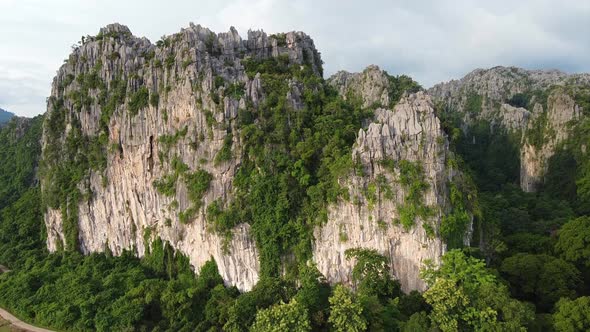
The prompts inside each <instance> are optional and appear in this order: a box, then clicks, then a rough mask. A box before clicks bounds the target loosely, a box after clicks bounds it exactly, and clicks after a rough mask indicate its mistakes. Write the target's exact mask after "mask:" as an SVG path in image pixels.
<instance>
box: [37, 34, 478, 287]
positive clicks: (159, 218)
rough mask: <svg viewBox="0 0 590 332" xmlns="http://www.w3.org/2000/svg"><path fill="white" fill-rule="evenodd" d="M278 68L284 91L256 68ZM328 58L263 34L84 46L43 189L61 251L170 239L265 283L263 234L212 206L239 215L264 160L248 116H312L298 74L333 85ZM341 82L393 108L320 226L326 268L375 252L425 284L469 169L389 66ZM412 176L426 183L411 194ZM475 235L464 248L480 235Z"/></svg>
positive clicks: (52, 107) (228, 275)
mask: <svg viewBox="0 0 590 332" xmlns="http://www.w3.org/2000/svg"><path fill="white" fill-rule="evenodd" d="M266 59H275V60H273V61H274V62H272V63H266V64H265V66H271V67H272V68H270V70H275V71H278V72H279V73H280V74H279V75H283V76H280V77H281V80H286V81H287V85H286V89H285V90H284V91H283V90H281V91H282V92H281V93H284V95H279V96H277V93H276V91H270V90H269V89H272V88H273V86H275V85H272V84H270V85H269V81H264V75H261V74H260V73H257V72H256V71H255V69H252V68H253V66H252V64H253V63H254V62H256V61H263V60H266ZM321 63H322V62H321V59H320V54H319V52H318V51H317V50H316V49H315V47H314V44H313V41H312V40H311V38H309V37H308V36H307V35H305V34H304V33H302V32H288V33H285V34H277V35H270V36H268V35H266V34H265V33H264V32H261V31H250V32H249V33H248V39H247V40H242V39H241V37H240V36H239V34H238V33H237V31H236V30H235V29H233V28H232V29H230V31H229V32H227V33H219V34H216V33H213V32H212V31H210V30H208V29H206V28H203V27H201V26H198V25H197V26H195V25H192V24H191V25H190V27H189V28H186V29H182V30H181V32H179V33H177V34H174V35H172V36H167V37H163V39H162V40H160V41H158V42H157V43H156V44H155V45H153V44H152V43H150V41H148V40H147V39H145V38H137V37H134V36H133V35H132V34H131V32H130V31H129V29H127V27H125V26H122V25H119V24H113V25H109V26H107V27H106V28H104V29H102V30H101V31H100V33H99V35H97V36H88V37H85V38H83V40H82V41H81V43H80V45H79V46H78V47H76V48H75V50H74V52H73V53H72V55H71V56H70V57H69V59H68V61H67V62H66V63H65V64H64V65H63V66H62V67H61V68H60V70H59V71H58V73H57V77H56V78H55V80H54V82H53V87H52V93H51V97H50V98H49V99H48V113H47V115H46V120H45V125H44V133H43V161H42V166H43V168H42V171H41V189H42V192H43V198H44V202H45V204H46V210H45V213H44V218H45V223H46V226H47V233H48V241H47V244H48V248H49V250H51V251H56V250H60V249H62V248H65V249H66V250H77V249H79V250H81V251H82V252H83V253H91V252H101V251H105V250H109V251H111V252H112V253H114V254H117V255H118V254H121V253H122V252H123V251H124V250H132V251H134V252H135V253H136V254H137V255H138V256H143V255H145V254H146V253H148V252H149V250H150V244H151V243H152V241H153V240H154V239H156V238H161V239H162V240H164V241H168V242H169V243H170V244H171V245H172V247H173V248H174V249H176V250H178V251H179V252H182V253H183V254H185V255H187V256H188V258H189V260H190V263H191V264H192V265H193V266H194V267H195V269H196V271H197V272H198V270H199V268H200V267H201V266H202V265H203V264H204V263H205V262H206V261H207V260H209V259H211V258H213V259H215V261H216V262H217V265H218V269H219V272H220V274H221V276H222V277H223V279H224V280H225V281H226V283H227V284H230V285H235V286H237V287H238V288H239V289H241V290H249V289H251V288H252V287H253V286H254V285H255V284H256V282H257V281H258V279H259V277H260V274H261V269H262V267H261V263H260V257H259V256H260V255H259V249H258V248H259V247H258V246H257V243H256V242H255V241H254V237H253V235H252V229H251V226H250V224H249V223H246V222H243V220H233V221H232V222H234V221H235V223H234V224H235V225H237V226H235V227H233V228H232V229H231V232H230V233H231V236H227V234H225V235H220V234H219V233H218V232H216V231H214V230H212V229H211V227H212V226H211V223H210V222H209V221H208V220H207V218H208V213H209V211H208V210H209V207H211V206H215V204H219V205H220V207H221V208H229V207H230V205H231V203H232V201H233V200H234V198H235V197H234V189H235V188H236V186H235V185H234V177H235V176H236V174H237V172H238V170H240V167H241V166H243V164H244V163H246V162H248V161H250V162H251V160H250V159H248V160H246V159H244V160H242V158H243V157H244V156H247V155H248V152H247V150H246V149H245V148H244V147H245V146H244V144H245V143H244V142H243V141H242V140H243V139H244V138H243V137H244V135H243V132H242V130H243V128H242V127H240V126H239V122H240V115H241V116H244V114H245V113H248V112H263V111H265V110H264V109H263V108H264V107H265V106H264V105H266V103H265V102H266V100H267V97H268V99H272V98H270V97H269V96H270V95H273V93H274V95H273V98H274V99H275V100H284V104H282V105H286V106H285V107H289V112H291V110H292V111H293V112H297V111H298V110H303V109H304V108H305V107H306V100H309V94H310V93H311V94H313V93H315V92H317V90H313V89H312V90H307V91H306V93H307V94H306V93H304V91H303V83H302V82H301V81H300V80H298V75H300V73H299V74H298V73H297V70H300V71H301V72H303V71H305V72H306V73H309V72H310V71H311V73H312V75H315V76H314V77H313V78H312V79H311V80H312V81H313V82H317V81H320V82H321V75H322V68H321ZM273 66H274V67H273ZM286 68H287V69H286ZM271 83H272V81H271ZM327 83H328V84H331V85H332V86H333V87H334V88H336V90H337V91H339V92H340V94H341V95H342V96H343V98H346V97H348V96H350V95H355V96H356V97H358V98H361V99H362V104H363V105H364V107H377V108H376V110H375V112H374V118H373V119H369V120H367V122H368V123H366V127H365V128H364V129H361V130H360V131H359V134H358V139H357V140H356V143H355V145H354V147H353V152H352V154H351V155H350V158H351V159H352V160H353V162H354V163H356V167H355V169H356V171H355V172H353V173H351V174H350V175H349V176H348V177H345V178H342V179H340V181H341V185H342V186H343V187H344V188H346V191H347V192H348V194H347V195H345V196H347V197H348V199H346V198H343V199H341V200H340V201H339V202H338V203H337V204H334V205H331V206H329V207H328V220H327V223H326V224H324V225H322V226H318V228H317V229H315V232H314V233H315V239H314V240H313V243H312V244H311V245H312V247H313V249H312V251H313V252H312V254H313V259H314V260H315V261H316V262H317V265H318V268H319V269H320V271H321V272H322V273H324V274H325V275H326V277H327V278H328V280H329V281H330V282H349V281H350V279H349V278H350V270H351V267H352V264H353V262H352V261H347V260H345V259H344V252H345V250H346V249H347V248H353V247H363V248H373V249H376V250H377V251H379V252H380V253H382V254H384V255H386V256H388V257H389V258H390V259H391V261H392V265H391V266H392V271H391V272H392V274H393V275H395V276H396V277H397V278H399V279H400V281H401V283H402V287H403V289H404V290H406V291H410V290H413V289H424V287H425V285H424V283H423V282H422V281H421V280H420V278H419V275H418V272H419V269H420V267H421V266H422V264H423V263H424V261H425V260H432V261H434V262H438V261H439V259H440V256H441V255H442V254H443V253H444V251H445V250H446V249H445V248H446V245H445V243H444V241H443V240H442V239H441V235H440V234H439V227H440V224H441V222H442V220H443V218H444V216H445V215H446V214H447V213H449V212H450V211H451V210H452V209H453V207H452V204H451V202H450V200H449V184H450V183H452V182H453V181H455V179H456V178H457V176H458V174H460V173H459V172H458V170H457V169H456V168H454V166H453V163H452V162H450V161H451V160H452V153H451V152H450V151H449V146H448V141H447V139H446V136H445V134H444V132H443V131H442V129H441V124H440V121H439V120H438V118H437V117H436V115H435V112H434V109H433V105H432V101H431V100H430V98H429V97H428V96H427V95H426V94H425V93H423V92H420V93H417V94H412V95H406V96H405V97H404V98H402V100H401V101H400V102H399V103H398V104H397V106H395V108H393V109H391V107H390V100H391V98H390V96H389V95H388V91H389V89H388V88H389V84H392V83H391V82H390V80H389V79H388V76H387V75H386V73H384V72H383V71H381V70H379V68H377V67H375V66H371V67H369V68H367V69H366V70H365V71H364V72H363V73H360V74H349V73H344V72H340V73H338V74H336V75H335V76H334V77H332V78H331V79H330V80H328V82H327ZM274 84H277V83H276V81H275V82H274ZM314 84H318V83H314ZM321 84H324V83H323V82H321ZM316 89H317V86H316ZM310 91H311V92H310ZM283 98H284V99H283ZM293 114H296V113H293ZM246 117H247V114H246ZM288 121H289V122H290V121H291V120H290V119H289V120H288ZM370 122H372V123H370ZM254 124H256V123H254ZM358 125H359V126H360V124H358ZM248 158H250V157H248ZM361 170H362V171H361ZM358 172H360V173H358ZM404 172H411V173H412V174H411V176H413V177H415V178H412V181H414V180H416V181H418V184H419V186H418V187H416V188H417V189H416V188H413V189H411V188H409V187H408V184H407V183H405V184H404V181H403V180H402V178H403V177H404V176H408V175H404ZM402 210H404V211H405V212H404V213H405V215H403V216H402V214H404V213H402V212H400V211H402ZM234 217H235V216H234ZM235 218H238V217H235ZM400 220H402V221H401V224H400ZM465 226H466V228H465V229H464V230H462V231H461V232H460V234H459V237H460V241H464V240H465V241H468V239H469V227H468V226H469V225H465ZM343 234H345V236H346V238H347V239H346V241H344V236H343Z"/></svg>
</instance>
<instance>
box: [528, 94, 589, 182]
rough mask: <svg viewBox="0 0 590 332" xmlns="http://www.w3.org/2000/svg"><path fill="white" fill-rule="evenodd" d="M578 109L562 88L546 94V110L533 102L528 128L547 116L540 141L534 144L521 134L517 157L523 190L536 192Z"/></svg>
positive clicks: (567, 134) (567, 135)
mask: <svg viewBox="0 0 590 332" xmlns="http://www.w3.org/2000/svg"><path fill="white" fill-rule="evenodd" d="M580 114H581V110H580V107H579V106H578V105H576V103H575V101H574V100H573V98H572V97H571V96H569V95H568V94H567V93H565V92H564V91H563V90H561V89H557V90H554V91H553V92H552V93H551V94H550V95H549V97H548V98H547V110H543V106H542V105H541V104H536V105H535V110H534V112H533V118H532V119H531V120H530V122H529V124H528V128H527V130H538V128H534V126H535V125H536V123H537V122H539V121H543V120H544V119H541V118H542V117H545V118H546V121H543V122H542V123H544V125H543V127H542V129H543V132H544V135H543V137H544V139H543V142H542V144H540V145H539V144H537V145H534V144H533V143H532V142H531V140H530V137H529V136H528V135H526V134H525V135H523V139H522V144H523V145H522V147H521V151H520V153H521V159H520V187H521V188H522V190H524V191H526V192H535V191H537V189H538V186H539V185H540V184H541V183H542V182H543V176H544V175H545V174H546V173H547V168H548V167H549V165H548V162H549V158H551V157H552V156H553V155H554V154H555V151H556V150H557V148H558V146H559V144H560V143H561V142H563V141H565V140H566V139H567V138H568V137H569V135H570V128H569V124H570V122H571V121H575V120H576V119H578V118H579V117H580Z"/></svg>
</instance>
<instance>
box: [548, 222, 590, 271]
mask: <svg viewBox="0 0 590 332" xmlns="http://www.w3.org/2000/svg"><path fill="white" fill-rule="evenodd" d="M555 250H556V251H557V252H558V253H559V254H560V256H561V257H562V258H563V259H565V260H567V261H568V262H572V263H574V264H577V265H578V266H581V267H582V266H583V267H586V268H590V217H587V216H585V217H580V218H577V219H574V220H571V221H569V222H568V223H566V224H565V225H563V227H562V228H561V229H560V230H559V239H558V240H557V243H556V244H555Z"/></svg>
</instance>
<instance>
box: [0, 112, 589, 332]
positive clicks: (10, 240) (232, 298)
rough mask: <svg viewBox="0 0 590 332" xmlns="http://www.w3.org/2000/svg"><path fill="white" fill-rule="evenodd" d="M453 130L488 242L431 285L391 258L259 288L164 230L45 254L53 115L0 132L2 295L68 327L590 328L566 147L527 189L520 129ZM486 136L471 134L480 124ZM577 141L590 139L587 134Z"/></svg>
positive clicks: (307, 272) (17, 307)
mask: <svg viewBox="0 0 590 332" xmlns="http://www.w3.org/2000/svg"><path fill="white" fill-rule="evenodd" d="M439 111H440V116H441V118H443V119H444V120H445V122H444V124H445V130H447V132H448V133H449V134H450V135H451V136H452V137H453V138H454V139H453V148H454V149H455V150H456V152H457V153H458V154H459V155H461V156H462V159H463V161H464V164H465V166H467V167H468V169H470V170H471V173H472V176H473V178H474V180H475V182H476V184H477V187H478V188H479V201H480V211H481V215H480V216H478V218H479V222H478V223H477V224H478V225H479V228H480V229H479V230H478V231H477V232H476V234H478V235H477V236H476V237H477V241H475V242H474V246H473V247H470V248H463V249H461V250H452V251H449V252H448V253H447V254H446V255H445V256H444V257H443V264H442V265H441V266H440V267H438V268H436V267H432V266H425V267H424V270H423V278H424V280H426V281H427V283H428V285H429V286H430V288H429V289H428V290H427V291H426V292H424V293H423V294H420V293H418V292H412V293H410V294H403V293H402V292H401V291H400V287H399V284H398V283H397V281H395V280H393V279H392V278H391V277H390V276H389V275H388V273H384V271H387V270H388V267H387V265H388V264H389V262H388V261H387V259H386V258H385V257H383V256H381V255H379V254H378V253H377V252H375V251H372V250H364V249H358V250H351V251H350V252H349V254H350V256H351V257H352V256H354V257H356V258H357V265H356V267H355V269H354V271H353V278H354V281H355V290H354V291H352V290H350V289H348V288H346V287H343V286H339V285H336V286H334V287H332V286H330V285H328V284H327V283H326V282H325V280H324V279H323V278H322V276H321V274H320V273H319V272H318V271H317V269H316V268H315V267H314V266H313V264H304V265H302V266H300V267H299V273H298V278H297V280H293V279H289V278H281V277H272V276H269V277H265V278H263V279H261V280H260V281H259V283H258V284H257V285H256V286H255V288H254V289H253V290H252V291H250V292H247V293H240V292H239V291H238V290H237V289H235V288H231V287H226V286H224V284H223V281H222V279H221V277H220V276H219V274H218V272H217V268H216V264H215V262H214V261H210V262H209V263H207V264H206V265H205V266H204V267H203V268H202V269H201V271H200V273H199V274H198V275H195V274H194V273H193V271H192V270H191V267H190V265H189V264H188V260H187V259H186V258H185V257H183V256H182V255H181V254H179V253H175V252H174V251H173V250H172V248H171V247H170V246H169V245H168V244H167V243H165V242H162V241H155V242H154V243H152V245H151V248H152V249H151V251H150V252H149V254H148V255H147V256H146V257H144V258H143V259H141V260H140V259H138V258H136V257H135V256H134V255H133V253H131V252H126V253H124V254H123V255H121V256H120V257H115V256H113V255H112V254H110V253H108V252H107V253H103V254H92V255H89V256H83V255H81V254H79V253H77V252H75V251H73V252H72V251H64V252H59V253H54V254H49V253H47V251H46V249H45V245H44V236H45V235H44V229H43V228H44V226H43V222H42V212H41V207H40V204H39V187H38V184H37V180H36V175H35V170H36V167H37V164H38V158H39V153H40V146H39V141H40V135H41V125H42V122H43V117H42V116H39V117H37V118H34V119H30V120H26V121H23V120H18V121H17V120H13V121H12V122H11V123H10V124H9V125H8V126H7V127H5V128H3V129H2V132H1V134H0V144H1V145H0V156H1V158H0V160H1V165H0V168H1V170H2V171H1V174H2V177H1V178H0V180H1V181H2V183H1V184H0V188H1V191H0V203H1V207H2V209H1V213H0V218H1V219H0V239H1V241H0V262H1V263H2V264H4V265H6V266H8V267H10V268H11V269H12V270H13V271H12V272H10V273H6V274H4V275H2V276H0V305H2V307H4V308H8V309H10V310H11V311H12V312H14V313H15V314H16V315H18V316H19V317H21V318H22V319H25V320H27V321H31V322H34V323H35V324H38V325H40V326H47V327H51V328H55V329H58V330H74V331H90V330H99V331H113V330H137V331H143V330H159V331H160V330H161V331H164V330H170V331H222V330H224V331H247V330H252V331H311V330H314V331H315V330H317V331H322V330H333V331H365V330H368V331H397V330H399V331H429V330H432V331H436V330H441V331H471V330H476V331H491V330H493V331H516V330H524V329H527V330H531V331H551V330H556V331H584V330H587V329H588V328H590V317H589V314H588V313H589V312H590V298H589V297H588V295H589V287H590V282H589V281H590V265H589V264H588V262H589V261H590V257H589V256H590V241H589V240H588V239H589V238H590V218H589V217H587V216H584V215H585V214H586V213H588V211H587V206H588V204H587V203H588V202H587V201H585V199H587V197H585V196H583V195H580V194H579V191H577V190H576V188H577V187H576V175H575V173H572V172H571V171H572V167H573V170H575V166H576V165H577V162H576V161H575V158H574V157H573V156H571V155H569V154H568V153H567V150H564V151H562V153H559V154H556V155H555V157H554V158H553V159H552V160H551V166H550V168H549V169H550V170H551V172H550V174H549V175H548V177H547V181H546V184H545V186H544V188H543V190H541V191H540V192H539V193H535V194H531V193H524V192H522V191H521V190H520V189H519V187H518V186H517V181H518V175H519V174H518V166H519V164H518V150H517V149H516V147H515V145H514V143H513V142H512V140H511V138H510V136H509V135H507V134H506V135H504V134H499V133H497V132H496V133H494V134H492V133H491V132H490V130H489V128H490V127H489V126H488V125H486V124H485V123H480V124H479V125H478V126H477V127H476V128H472V131H470V132H469V134H466V133H463V132H461V131H458V130H457V128H456V123H453V112H452V110H445V109H444V108H443V107H441V109H440V110H439ZM471 135H476V136H477V137H478V142H479V143H478V144H476V145H474V144H472V143H471V142H472V136H471ZM578 139H582V138H580V137H578Z"/></svg>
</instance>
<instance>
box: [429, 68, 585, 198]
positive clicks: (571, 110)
mask: <svg viewBox="0 0 590 332" xmlns="http://www.w3.org/2000/svg"><path fill="white" fill-rule="evenodd" d="M579 87H585V88H588V87H590V74H566V73H563V72H560V71H557V70H547V71H544V70H525V69H521V68H515V67H508V68H507V67H494V68H491V69H487V70H484V69H477V70H474V71H472V72H471V73H469V74H467V75H466V76H465V77H463V78H462V79H460V80H453V81H450V82H447V83H440V84H437V85H435V86H434V87H432V88H430V89H429V90H428V93H429V94H431V95H432V96H433V97H434V98H435V99H436V100H440V101H443V102H444V103H445V104H446V105H447V106H448V107H449V108H450V109H452V110H453V111H455V112H458V113H459V114H461V115H462V119H463V120H462V121H463V124H462V127H463V129H464V130H465V131H468V128H469V127H470V126H471V125H473V124H474V123H476V122H477V121H482V120H483V121H487V122H489V124H490V126H491V127H492V128H491V130H492V131H494V130H506V131H507V132H508V133H509V134H510V135H513V136H515V137H518V139H517V140H518V143H517V144H518V145H519V148H520V155H521V160H520V162H521V175H520V184H521V188H522V189H523V190H524V191H527V192H533V191H536V190H537V189H538V187H539V186H540V184H542V182H543V176H544V175H545V173H546V171H547V163H548V160H549V158H551V156H553V155H554V153H555V151H556V148H558V146H559V145H560V143H562V142H563V141H564V140H565V139H567V137H568V135H569V132H570V127H569V126H568V123H570V122H571V121H574V120H576V119H577V117H578V116H579V115H580V110H579V106H578V105H576V104H575V101H574V99H573V97H572V91H575V90H576V89H577V88H579ZM515 97H520V98H519V99H518V100H516V101H515V100H514V98H515ZM510 102H512V103H523V104H526V105H514V106H513V105H510V104H509V103H510ZM531 136H533V137H534V141H535V142H534V143H532V139H531Z"/></svg>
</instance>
